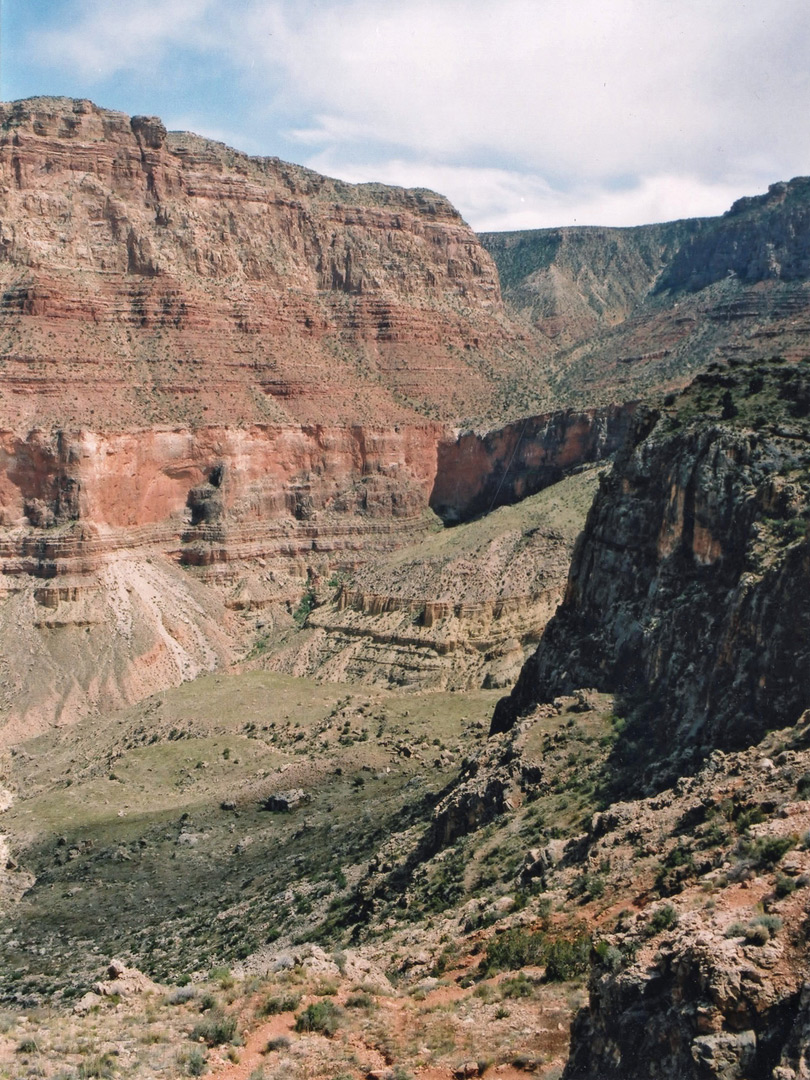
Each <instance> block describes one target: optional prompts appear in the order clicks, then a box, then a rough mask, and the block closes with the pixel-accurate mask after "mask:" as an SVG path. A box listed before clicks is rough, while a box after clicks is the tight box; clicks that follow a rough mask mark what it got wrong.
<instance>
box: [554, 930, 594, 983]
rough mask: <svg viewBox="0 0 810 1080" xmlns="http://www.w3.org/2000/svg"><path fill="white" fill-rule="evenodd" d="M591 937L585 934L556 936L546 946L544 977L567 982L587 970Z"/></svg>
mask: <svg viewBox="0 0 810 1080" xmlns="http://www.w3.org/2000/svg"><path fill="white" fill-rule="evenodd" d="M590 953H591V939H590V937H589V936H588V935H587V934H579V935H578V936H577V937H575V938H572V939H568V938H558V939H557V940H556V941H552V942H549V944H548V946H547V948H546V956H545V960H546V979H548V981H549V982H567V981H568V980H569V979H574V978H576V977H577V975H582V974H584V973H585V972H586V971H587V970H588V958H589V956H590Z"/></svg>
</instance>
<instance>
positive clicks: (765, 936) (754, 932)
mask: <svg viewBox="0 0 810 1080" xmlns="http://www.w3.org/2000/svg"><path fill="white" fill-rule="evenodd" d="M745 940H746V942H747V943H748V944H749V945H766V944H767V943H768V942H769V941H770V940H771V935H770V933H769V931H768V928H767V927H765V926H755V925H753V923H752V924H751V926H746V928H745Z"/></svg>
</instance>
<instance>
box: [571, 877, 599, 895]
mask: <svg viewBox="0 0 810 1080" xmlns="http://www.w3.org/2000/svg"><path fill="white" fill-rule="evenodd" d="M572 892H573V893H574V895H575V896H587V897H589V898H590V899H591V900H598V899H599V898H600V897H601V896H603V895H604V892H605V879H604V878H603V877H602V876H601V875H600V874H588V873H584V874H580V875H579V876H578V877H576V878H575V879H574V882H573V885H572Z"/></svg>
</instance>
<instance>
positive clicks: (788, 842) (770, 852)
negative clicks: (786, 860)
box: [749, 835, 799, 867]
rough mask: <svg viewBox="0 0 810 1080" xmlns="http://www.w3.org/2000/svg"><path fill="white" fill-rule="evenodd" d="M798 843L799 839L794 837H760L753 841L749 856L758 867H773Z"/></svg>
mask: <svg viewBox="0 0 810 1080" xmlns="http://www.w3.org/2000/svg"><path fill="white" fill-rule="evenodd" d="M798 841H799V838H798V836H795V835H791V836H761V837H760V838H759V839H758V840H755V841H754V844H753V846H752V847H751V850H750V852H749V854H750V857H751V858H752V859H754V860H755V861H756V863H757V864H758V865H759V866H764V867H771V866H775V865H776V864H777V863H778V862H779V860H780V859H781V858H782V856H783V855H785V854H786V853H787V852H788V851H790V849H791V848H792V847H795V846H796V844H797V843H798Z"/></svg>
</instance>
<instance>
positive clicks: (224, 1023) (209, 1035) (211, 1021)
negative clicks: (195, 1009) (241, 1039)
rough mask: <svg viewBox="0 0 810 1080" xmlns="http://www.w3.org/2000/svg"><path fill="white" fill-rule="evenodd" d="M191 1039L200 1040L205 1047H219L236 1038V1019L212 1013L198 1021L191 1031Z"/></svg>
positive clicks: (220, 1013) (223, 1014)
mask: <svg viewBox="0 0 810 1080" xmlns="http://www.w3.org/2000/svg"><path fill="white" fill-rule="evenodd" d="M191 1038H192V1039H202V1040H203V1042H204V1043H206V1045H207V1046H221V1045H222V1044H223V1043H229V1042H233V1041H234V1040H235V1038H236V1017H235V1016H227V1015H226V1014H225V1013H222V1012H212V1013H211V1015H210V1016H206V1017H205V1019H204V1020H200V1021H198V1022H197V1023H196V1024H195V1025H194V1027H193V1029H192V1031H191Z"/></svg>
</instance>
